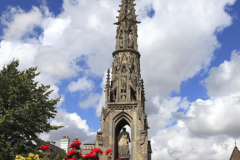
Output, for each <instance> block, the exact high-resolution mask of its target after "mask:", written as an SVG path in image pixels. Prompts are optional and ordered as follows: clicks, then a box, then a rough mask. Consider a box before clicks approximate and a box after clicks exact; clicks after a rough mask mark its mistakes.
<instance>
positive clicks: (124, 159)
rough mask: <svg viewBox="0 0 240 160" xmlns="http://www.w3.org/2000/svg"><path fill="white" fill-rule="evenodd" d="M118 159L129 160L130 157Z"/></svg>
mask: <svg viewBox="0 0 240 160" xmlns="http://www.w3.org/2000/svg"><path fill="white" fill-rule="evenodd" d="M119 158H121V159H122V160H129V159H130V157H119Z"/></svg>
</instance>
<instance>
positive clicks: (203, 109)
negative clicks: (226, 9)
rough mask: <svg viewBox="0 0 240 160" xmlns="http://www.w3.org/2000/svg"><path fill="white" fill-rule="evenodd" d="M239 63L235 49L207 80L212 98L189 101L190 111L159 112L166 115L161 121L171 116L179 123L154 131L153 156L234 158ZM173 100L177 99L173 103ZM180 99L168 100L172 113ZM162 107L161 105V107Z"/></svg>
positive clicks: (238, 131) (239, 132) (239, 94)
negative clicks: (229, 58) (229, 57)
mask: <svg viewBox="0 0 240 160" xmlns="http://www.w3.org/2000/svg"><path fill="white" fill-rule="evenodd" d="M239 65H240V55H239V52H237V51H233V52H232V56H231V60H230V61H224V62H223V63H222V64H220V65H219V66H218V67H214V68H212V69H211V70H210V72H209V77H208V78H206V79H205V80H204V83H205V86H206V88H207V89H208V93H210V99H208V100H202V99H198V100H196V101H195V102H192V103H189V102H185V103H183V104H184V105H183V106H185V107H183V108H189V110H188V111H187V112H186V113H184V112H175V113H173V114H172V116H168V117H167V118H166V117H164V116H165V114H164V112H159V113H161V114H159V115H162V116H163V120H161V122H159V123H164V120H166V119H169V117H171V118H172V120H175V121H177V124H176V125H174V126H169V127H167V128H165V129H160V130H158V131H156V132H155V134H153V136H152V138H151V140H152V141H153V143H152V146H153V159H154V158H155V159H157V158H156V157H158V156H161V157H162V158H163V159H196V160H197V159H207V160H208V159H209V160H212V159H219V160H222V159H228V158H229V157H230V155H231V152H232V150H233V147H234V139H237V141H239V135H240V129H239V128H240V126H239V123H237V122H238V121H239V120H240V119H239V114H240V108H239V105H240V92H239V90H237V89H236V88H239V85H240V84H239V83H238V79H239V72H240V71H239V69H238V68H239V67H238V66H239ZM170 102H174V103H172V104H173V105H171V103H170ZM179 102H180V103H181V99H177V100H176V98H171V99H170V100H169V101H168V103H169V104H168V103H167V106H169V111H168V113H169V114H171V112H172V111H173V110H177V108H181V107H180V106H179V105H178V104H179ZM162 104H164V103H163V102H162ZM172 106H173V107H172ZM162 107H163V106H159V108H160V110H161V108H162ZM171 108H173V110H171ZM166 109H168V107H166ZM153 121H154V117H153V116H150V123H152V124H153ZM155 122H156V120H155ZM159 123H158V125H159ZM154 124H155V123H154ZM150 126H151V125H150ZM163 126H164V125H163ZM150 133H151V132H150ZM154 151H155V152H156V151H157V152H156V153H154Z"/></svg>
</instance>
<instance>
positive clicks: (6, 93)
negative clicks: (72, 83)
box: [0, 60, 63, 160]
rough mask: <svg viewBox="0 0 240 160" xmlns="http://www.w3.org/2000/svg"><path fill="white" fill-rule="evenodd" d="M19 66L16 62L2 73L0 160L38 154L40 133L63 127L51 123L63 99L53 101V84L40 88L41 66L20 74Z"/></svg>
mask: <svg viewBox="0 0 240 160" xmlns="http://www.w3.org/2000/svg"><path fill="white" fill-rule="evenodd" d="M18 65H19V61H18V60H13V61H12V62H11V63H10V64H8V65H7V66H4V67H3V70H0V157H1V158H0V159H6V160H11V159H14V158H15V156H16V155H17V154H27V153H30V152H31V153H34V154H36V153H37V152H38V150H37V149H36V147H37V146H36V145H35V144H34V143H33V142H32V140H35V139H37V135H36V134H37V133H43V132H49V131H50V130H57V129H59V128H61V127H63V126H51V125H50V122H48V119H50V118H54V117H55V115H56V113H57V111H56V104H57V102H58V101H59V100H60V97H59V98H57V99H49V98H48V97H49V94H50V93H51V92H52V91H53V90H51V91H48V89H49V88H50V85H43V84H41V85H40V86H37V84H38V82H35V81H34V78H35V77H36V76H38V75H39V74H40V73H36V70H37V67H35V68H33V67H32V68H29V69H26V70H24V71H19V70H18V69H17V67H18ZM38 149H39V148H38Z"/></svg>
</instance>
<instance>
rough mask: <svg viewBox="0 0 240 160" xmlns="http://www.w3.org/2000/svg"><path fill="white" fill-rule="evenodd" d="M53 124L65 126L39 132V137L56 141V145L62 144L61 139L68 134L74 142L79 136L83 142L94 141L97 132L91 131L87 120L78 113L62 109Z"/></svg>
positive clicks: (52, 121)
mask: <svg viewBox="0 0 240 160" xmlns="http://www.w3.org/2000/svg"><path fill="white" fill-rule="evenodd" d="M50 124H51V125H55V126H64V127H63V128H61V129H58V130H53V131H50V132H49V133H42V134H39V138H41V139H43V140H45V141H55V142H56V146H60V139H61V138H62V137H63V136H68V137H69V138H70V141H71V142H72V140H73V138H75V137H76V136H78V137H79V138H78V140H79V141H80V142H82V144H83V143H87V142H88V143H89V142H91V143H94V142H95V138H96V133H95V132H91V131H90V129H89V126H88V125H87V123H86V120H83V119H82V118H81V117H80V116H78V115H77V113H68V112H66V111H64V110H62V109H59V110H58V113H57V114H56V116H55V118H54V119H53V120H51V122H50Z"/></svg>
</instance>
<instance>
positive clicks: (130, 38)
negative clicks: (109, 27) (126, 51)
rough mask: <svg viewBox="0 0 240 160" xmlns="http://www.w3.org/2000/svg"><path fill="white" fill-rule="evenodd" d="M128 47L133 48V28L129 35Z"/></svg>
mask: <svg viewBox="0 0 240 160" xmlns="http://www.w3.org/2000/svg"><path fill="white" fill-rule="evenodd" d="M128 48H133V34H132V30H130V33H129V35H128Z"/></svg>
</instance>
